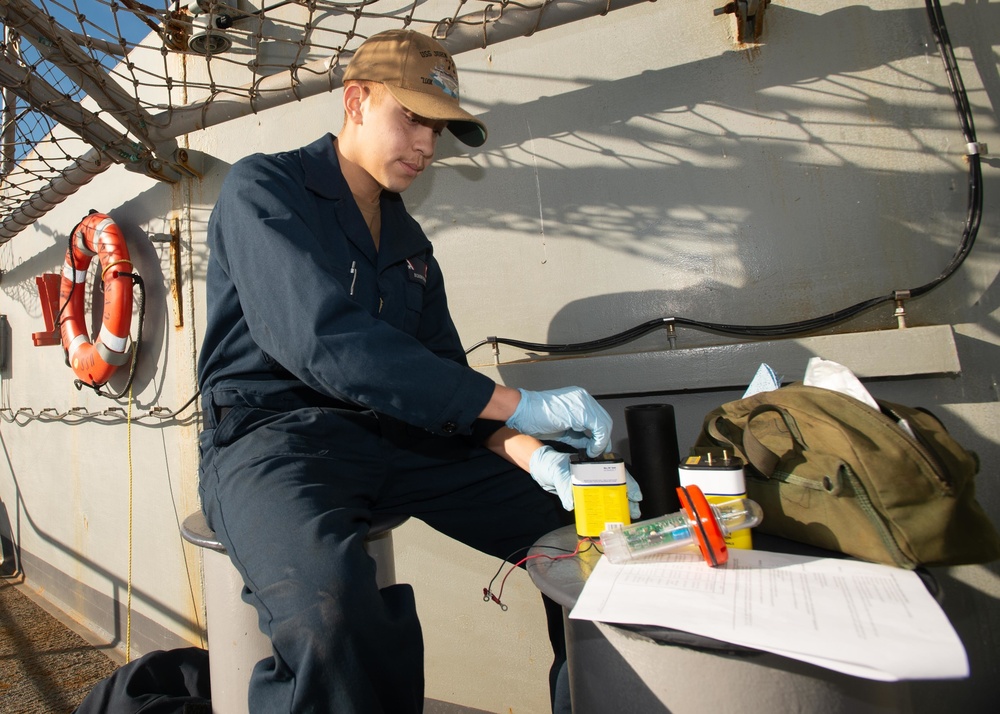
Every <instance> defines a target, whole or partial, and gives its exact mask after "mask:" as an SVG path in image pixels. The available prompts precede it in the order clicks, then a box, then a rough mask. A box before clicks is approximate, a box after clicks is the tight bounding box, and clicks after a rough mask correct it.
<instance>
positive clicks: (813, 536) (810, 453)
mask: <svg viewBox="0 0 1000 714" xmlns="http://www.w3.org/2000/svg"><path fill="white" fill-rule="evenodd" d="M879 405H880V407H881V412H879V411H877V410H875V409H873V408H872V407H870V406H869V405H867V404H865V403H863V402H861V401H859V400H857V399H855V398H854V397H851V396H848V395H845V394H841V393H840V392H835V391H832V390H829V389H821V388H818V387H809V386H805V385H803V384H799V383H796V384H791V385H788V386H785V387H782V388H780V389H776V390H774V391H770V392H761V393H758V394H755V395H753V396H750V397H747V398H745V399H739V400H736V401H733V402H729V403H727V404H723V405H722V406H721V407H718V408H717V409H715V410H713V411H712V412H710V413H709V414H708V415H707V416H706V417H705V422H704V425H703V428H702V432H701V434H700V435H699V437H698V439H697V441H696V443H695V450H696V451H699V452H705V451H713V452H715V453H718V452H719V451H720V450H728V451H729V453H730V454H731V455H736V456H739V457H741V458H742V459H743V460H744V462H745V463H746V464H747V469H746V471H747V492H748V495H749V497H750V498H752V499H753V500H755V501H756V502H757V503H758V504H760V506H761V508H762V509H763V511H764V520H763V522H762V523H761V524H760V525H759V526H757V530H759V531H761V532H764V533H769V534H772V535H776V536H780V537H783V538H788V539H791V540H795V541H799V542H802V543H808V544H810V545H814V546H817V547H820V548H825V549H827V550H834V551H840V552H842V553H847V554H848V555H852V556H854V557H856V558H860V559H863V560H867V561H872V562H876V563H885V564H889V565H896V566H899V567H902V568H915V567H917V566H918V565H959V564H963V563H985V562H989V561H991V560H995V559H997V558H1000V535H998V534H997V531H996V529H995V528H994V526H993V524H992V523H991V522H990V519H989V517H988V516H987V515H986V513H985V511H984V510H983V508H982V507H981V506H980V505H979V503H978V502H977V501H976V498H975V485H974V481H975V475H976V473H977V472H978V470H979V462H978V458H977V457H976V455H975V454H973V453H972V452H970V451H967V450H965V449H964V448H963V447H962V446H961V445H960V444H959V443H958V442H956V441H955V439H954V438H952V436H951V435H950V434H949V433H948V431H947V429H945V427H944V425H943V424H942V423H941V422H940V421H939V420H938V419H937V418H936V417H934V416H933V415H932V414H930V413H929V412H927V411H925V410H921V409H914V408H911V407H905V406H902V405H899V404H892V403H889V402H879ZM901 423H902V424H903V426H901ZM906 425H908V426H909V431H908V430H907V429H906V428H904V427H905V426H906ZM911 434H912V435H911Z"/></svg>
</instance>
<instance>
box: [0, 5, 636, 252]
mask: <svg viewBox="0 0 1000 714" xmlns="http://www.w3.org/2000/svg"><path fill="white" fill-rule="evenodd" d="M647 1H649V0H525V1H523V2H515V1H513V0H491V1H490V2H485V1H484V0H355V1H351V0H347V1H338V0H272V1H271V2H268V1H267V0H228V2H220V1H219V0H190V4H183V0H182V1H181V2H168V1H167V0H148V1H147V2H139V1H138V0H2V2H0V24H2V25H3V30H4V37H3V45H2V48H3V52H2V55H0V87H2V100H3V124H2V147H0V148H2V167H0V177H2V191H0V243H2V242H5V241H7V240H9V239H10V238H11V237H12V236H13V235H15V234H16V233H18V232H19V231H20V230H22V229H23V228H24V227H26V226H28V225H30V224H31V223H32V222H33V221H35V220H37V218H39V217H40V216H42V215H44V214H45V212H46V211H48V210H49V209H50V208H51V206H52V205H54V204H55V203H58V202H59V201H61V200H63V199H64V198H65V197H66V196H67V195H70V194H71V193H72V192H74V191H75V190H77V189H78V188H79V187H80V186H81V185H83V184H85V183H87V182H88V181H89V180H91V179H92V178H93V177H94V176H95V175H97V174H99V173H101V172H102V171H104V170H105V169H106V168H107V167H108V166H110V165H112V164H115V163H117V164H123V165H125V166H126V167H127V168H129V169H131V170H134V171H136V172H138V173H141V174H145V175H147V176H149V177H151V178H153V179H156V180H162V181H168V182H176V181H179V180H182V179H183V178H185V177H189V176H193V175H196V171H195V169H193V168H192V166H191V164H190V163H189V162H188V157H187V154H186V152H185V151H184V150H183V149H181V148H178V143H177V138H178V137H180V136H182V135H183V134H186V133H189V132H193V131H198V130H201V129H204V128H207V127H209V126H213V125H216V124H220V123H222V122H224V121H227V120H230V119H233V118H236V117H239V116H245V115H246V114H249V113H253V112H260V111H264V110H267V109H269V108H272V107H275V106H280V105H282V104H286V103H288V102H292V101H296V100H299V99H302V98H304V97H305V96H310V95H313V94H318V93H320V92H326V91H331V90H333V89H336V88H337V87H339V86H340V77H341V75H342V72H343V68H344V67H345V66H346V64H347V61H348V60H349V58H350V55H351V54H352V53H353V51H354V50H355V49H356V48H357V47H358V46H359V45H360V44H361V43H362V42H363V41H364V40H365V38H367V37H368V36H370V35H371V34H374V33H375V32H379V31H381V30H384V29H389V28H392V27H407V28H410V29H414V30H416V31H418V32H423V33H425V34H430V35H432V36H434V37H436V38H437V39H438V40H440V41H441V42H442V44H444V45H445V46H446V47H448V49H449V50H450V51H451V52H452V53H453V54H457V53H459V52H462V51H466V50H469V49H472V48H474V47H485V46H487V45H489V44H493V43H495V42H500V41H503V40H506V39H509V38H512V37H516V36H523V35H530V34H532V33H533V32H535V31H537V30H541V29H546V28H547V27H553V26H556V25H560V24H565V23H567V22H572V21H575V20H579V19H583V18H586V17H592V16H595V15H603V14H606V13H607V12H609V11H611V10H615V9H619V8H622V7H627V6H630V5H634V4H638V3H640V2H647Z"/></svg>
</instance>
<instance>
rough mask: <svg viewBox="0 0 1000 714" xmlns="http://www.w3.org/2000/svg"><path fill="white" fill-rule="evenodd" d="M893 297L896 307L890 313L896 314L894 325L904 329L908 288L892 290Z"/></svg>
mask: <svg viewBox="0 0 1000 714" xmlns="http://www.w3.org/2000/svg"><path fill="white" fill-rule="evenodd" d="M892 297H893V299H894V300H895V301H896V309H895V311H894V312H893V313H892V314H893V315H895V316H896V327H898V328H899V329H901V330H902V329H904V328H905V327H906V304H905V303H906V301H907V300H909V299H910V291H909V290H894V291H893V293H892Z"/></svg>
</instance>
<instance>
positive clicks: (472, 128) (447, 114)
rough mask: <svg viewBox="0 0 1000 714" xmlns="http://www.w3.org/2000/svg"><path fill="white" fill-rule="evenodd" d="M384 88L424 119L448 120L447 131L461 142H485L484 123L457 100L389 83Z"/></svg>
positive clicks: (467, 143) (478, 143) (480, 144)
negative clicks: (459, 104)
mask: <svg viewBox="0 0 1000 714" xmlns="http://www.w3.org/2000/svg"><path fill="white" fill-rule="evenodd" d="M385 88H386V89H387V90H389V94H391V95H392V96H393V98H395V100H396V101H397V102H399V103H400V104H402V105H403V106H404V107H406V108H407V109H409V110H410V111H411V112H413V113H414V114H416V115H418V116H421V117H423V118H425V119H432V120H434V121H446V122H448V131H450V132H451V133H452V134H454V135H455V138H456V139H458V140H459V141H461V142H462V143H463V144H465V145H467V146H482V145H483V144H485V143H486V136H487V132H486V125H485V124H484V123H483V122H481V121H480V120H479V119H476V117H474V116H472V115H471V114H469V112H467V111H465V110H464V109H462V108H461V107H460V106H458V103H457V102H455V101H451V100H448V99H445V98H444V97H441V98H439V97H435V96H432V95H429V94H426V93H424V92H416V91H414V90H412V89H403V88H402V87H395V86H393V85H391V84H386V85H385Z"/></svg>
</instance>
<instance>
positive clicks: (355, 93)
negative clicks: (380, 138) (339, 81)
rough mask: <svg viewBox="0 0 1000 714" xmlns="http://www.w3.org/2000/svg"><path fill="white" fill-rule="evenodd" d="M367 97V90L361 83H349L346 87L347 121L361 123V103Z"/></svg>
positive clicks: (345, 110)
mask: <svg viewBox="0 0 1000 714" xmlns="http://www.w3.org/2000/svg"><path fill="white" fill-rule="evenodd" d="M364 99H365V90H364V87H362V86H361V85H359V84H349V85H347V86H346V87H344V113H345V116H346V121H350V122H354V123H356V124H360V123H361V119H362V111H361V104H362V102H363V101H364Z"/></svg>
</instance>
